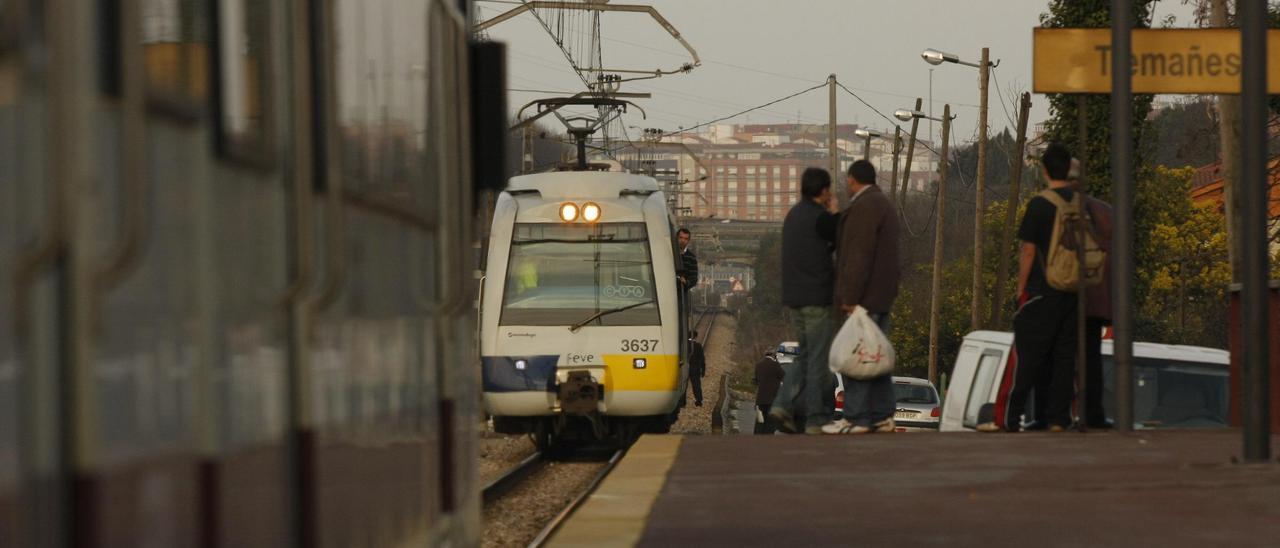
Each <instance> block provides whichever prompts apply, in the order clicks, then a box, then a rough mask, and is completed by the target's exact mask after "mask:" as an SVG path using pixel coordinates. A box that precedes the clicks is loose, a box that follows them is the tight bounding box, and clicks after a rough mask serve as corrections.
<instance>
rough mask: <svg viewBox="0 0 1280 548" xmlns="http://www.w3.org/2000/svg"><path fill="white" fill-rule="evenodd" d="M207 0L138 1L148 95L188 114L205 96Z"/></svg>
mask: <svg viewBox="0 0 1280 548" xmlns="http://www.w3.org/2000/svg"><path fill="white" fill-rule="evenodd" d="M209 1H211V0H139V2H140V5H139V8H140V10H141V17H142V55H143V65H144V67H145V71H146V86H147V96H148V100H149V102H150V103H151V105H152V106H154V107H158V108H159V109H160V110H162V111H167V112H172V113H175V114H180V115H193V114H195V113H197V112H199V111H200V109H201V105H203V104H205V101H206V100H207V99H208V97H209V13H210V10H209V4H208V2H209Z"/></svg>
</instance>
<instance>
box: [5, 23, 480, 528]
mask: <svg viewBox="0 0 1280 548" xmlns="http://www.w3.org/2000/svg"><path fill="white" fill-rule="evenodd" d="M470 9H471V6H470V2H469V1H459V0H419V1H409V0H402V1H394V2H363V1H358V0H335V1H333V2H313V1H307V0H290V1H284V2H262V1H253V0H196V1H184V2H152V1H145V0H113V1H103V2H88V1H84V0H48V1H45V2H0V223H2V225H0V265H2V266H3V268H0V286H3V291H0V546H30V547H42V546H68V545H78V546H87V545H101V546H193V545H200V546H251V545H253V546H283V545H290V544H294V545H320V546H353V545H360V546H390V545H396V546H401V545H424V544H431V543H445V542H448V543H453V544H460V545H467V544H473V543H475V542H478V537H479V523H478V508H479V502H478V499H477V496H478V495H477V493H478V489H477V488H476V486H475V481H476V479H475V475H476V474H475V471H474V468H473V467H474V460H475V459H474V454H475V449H474V446H473V444H474V441H473V440H474V436H473V435H472V434H473V430H474V425H475V424H476V423H477V421H478V413H479V409H478V407H479V406H478V398H479V395H478V390H477V386H478V374H477V372H476V369H475V366H474V363H475V349H474V343H473V336H474V334H473V333H472V330H471V329H470V328H469V327H468V326H471V325H474V316H473V314H474V312H473V311H472V303H471V301H470V299H469V298H468V297H466V296H467V295H472V294H473V291H474V287H475V285H474V284H475V282H474V280H473V278H472V271H471V264H472V261H473V259H474V256H473V251H472V249H471V246H472V242H473V238H472V232H473V226H472V224H473V221H472V216H471V211H472V203H473V194H472V192H473V185H472V183H471V181H472V179H473V170H474V165H484V162H474V164H473V161H472V158H471V155H472V153H473V146H472V144H471V138H472V137H473V136H475V137H477V138H479V137H480V136H479V135H473V128H472V127H471V120H473V116H474V115H475V114H481V115H485V116H488V117H490V118H493V119H497V120H499V121H500V120H501V119H502V118H503V117H505V105H503V104H501V102H500V101H496V102H493V103H488V102H486V101H481V100H477V97H479V96H477V95H475V94H473V91H474V90H473V89H472V87H471V86H472V85H473V84H472V82H473V81H475V82H480V83H483V81H484V80H485V76H487V75H492V74H496V73H494V72H492V70H495V69H497V70H500V69H501V63H494V62H492V61H494V59H490V60H489V61H490V62H489V63H488V64H487V65H481V64H479V63H477V64H476V65H475V66H469V65H470V64H471V63H473V62H475V58H476V56H477V55H479V54H482V53H483V54H486V55H489V54H491V52H492V51H493V49H494V46H491V45H488V46H475V47H470V48H469V46H468V43H467V37H468V34H469V31H468V23H467V22H468V20H469V10H470ZM496 60H498V61H500V60H501V59H500V57H499V58H497V59H496ZM489 83H490V84H492V83H493V82H489ZM476 85H477V88H476V89H479V87H478V86H479V84H476ZM503 87H505V86H502V85H500V83H499V85H498V86H496V89H502V88H503ZM469 109H474V111H473V110H469ZM469 114H470V115H472V116H469ZM481 118H483V116H482V117H481ZM474 119H479V118H474ZM488 137H491V136H488ZM498 141H500V140H498ZM475 152H482V153H491V152H493V151H491V150H476V151H475ZM500 154H501V151H500V150H499V151H498V155H499V156H498V157H500Z"/></svg>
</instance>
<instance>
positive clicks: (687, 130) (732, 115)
mask: <svg viewBox="0 0 1280 548" xmlns="http://www.w3.org/2000/svg"><path fill="white" fill-rule="evenodd" d="M826 85H827V84H826V82H823V83H821V84H817V85H815V86H813V87H811V88H807V89H803V90H800V91H797V92H795V93H792V94H791V95H788V96H786V97H780V98H778V99H774V100H772V101H769V102H767V103H764V104H761V105H757V106H754V107H751V108H749V109H746V110H743V111H740V112H736V113H734V114H730V115H728V116H722V117H720V118H716V119H714V120H710V121H707V122H703V123H701V124H697V125H694V126H691V127H687V128H684V129H682V130H681V131H682V132H689V131H693V130H695V129H699V128H703V127H707V126H709V125H712V124H717V123H720V122H723V121H725V120H729V119H731V118H737V117H739V116H742V115H743V114H747V113H750V112H754V111H757V110H761V109H763V108H765V107H769V106H773V105H776V104H778V103H781V102H783V101H786V100H788V99H792V98H795V97H799V96H801V95H804V94H806V93H809V92H810V91H813V90H815V89H818V88H821V87H823V86H826Z"/></svg>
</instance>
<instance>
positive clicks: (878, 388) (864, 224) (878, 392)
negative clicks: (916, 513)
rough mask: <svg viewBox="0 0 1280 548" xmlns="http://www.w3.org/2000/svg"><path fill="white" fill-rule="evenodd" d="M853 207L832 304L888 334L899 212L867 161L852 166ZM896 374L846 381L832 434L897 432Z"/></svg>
mask: <svg viewBox="0 0 1280 548" xmlns="http://www.w3.org/2000/svg"><path fill="white" fill-rule="evenodd" d="M847 183H848V184H849V194H850V195H851V196H853V197H852V198H850V200H849V207H847V208H845V210H844V213H842V214H841V215H840V222H839V225H838V228H837V230H836V283H835V288H834V292H835V294H834V296H833V298H832V300H833V301H834V302H835V305H836V307H837V308H838V310H839V311H840V314H839V317H840V318H843V317H845V316H847V315H848V314H850V313H852V312H853V311H854V309H856V308H857V307H859V306H861V307H862V308H864V309H866V311H867V313H868V314H869V315H870V316H871V319H872V320H873V321H875V322H876V324H877V325H879V326H880V329H881V330H882V331H884V332H885V334H886V335H887V334H888V333H889V311H890V310H891V309H892V308H893V300H894V299H895V298H897V296H898V281H899V278H900V277H901V275H902V272H901V270H902V268H901V265H900V263H899V260H898V232H899V227H898V211H897V209H895V208H894V207H893V202H892V201H890V200H889V197H888V196H886V195H885V194H884V193H883V192H880V187H878V186H876V170H875V168H874V167H872V166H871V163H870V162H867V161H866V160H858V161H856V162H854V163H853V164H852V165H850V166H849V177H848V179H847ZM896 403H897V402H896V401H895V399H894V395H893V374H892V373H888V374H885V375H882V376H880V377H877V378H874V379H870V380H858V379H854V378H852V377H847V376H846V377H844V418H842V419H840V420H837V421H834V422H831V423H830V424H828V425H826V426H824V427H823V428H822V431H823V432H825V433H828V434H867V433H871V432H893V428H894V424H893V413H894V410H895V409H896V405H895V404H896Z"/></svg>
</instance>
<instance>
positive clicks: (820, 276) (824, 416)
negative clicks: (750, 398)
mask: <svg viewBox="0 0 1280 548" xmlns="http://www.w3.org/2000/svg"><path fill="white" fill-rule="evenodd" d="M800 194H801V196H800V201H799V202H798V203H797V204H796V205H795V207H792V208H791V211H789V212H787V218H786V219H785V220H784V221H783V223H782V304H783V305H784V306H787V307H789V308H790V309H791V328H792V331H793V332H794V333H796V335H797V336H798V337H797V340H798V341H799V342H800V352H799V354H798V355H797V356H796V359H795V362H794V363H792V364H791V367H789V368H787V370H786V376H785V378H784V379H783V381H782V387H781V388H780V389H779V391H778V396H777V398H775V399H774V401H773V405H772V406H771V407H770V408H769V416H770V417H772V418H773V420H774V421H776V422H777V424H778V429H779V430H782V431H783V432H787V433H796V432H798V431H799V429H798V427H797V425H796V423H795V420H793V419H792V416H793V414H794V412H795V409H796V407H797V406H800V407H803V408H804V410H805V424H804V432H805V433H807V434H821V433H822V425H823V424H826V423H827V421H828V420H829V419H830V418H831V413H832V412H833V411H834V409H833V408H832V407H831V406H829V405H828V404H827V402H828V401H829V400H830V398H826V397H824V394H829V393H831V392H832V391H833V390H834V389H835V377H833V376H832V375H831V371H829V370H828V369H827V351H828V350H829V349H830V348H831V333H832V331H831V329H832V325H831V288H832V282H833V281H834V278H835V267H834V265H833V264H832V262H831V250H832V247H833V245H832V243H833V241H834V240H835V215H834V214H833V213H832V212H831V211H830V209H831V207H832V202H833V195H832V193H831V175H830V174H828V173H827V171H826V170H824V169H821V168H815V167H811V168H808V169H806V170H804V174H803V175H801V177H800Z"/></svg>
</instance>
